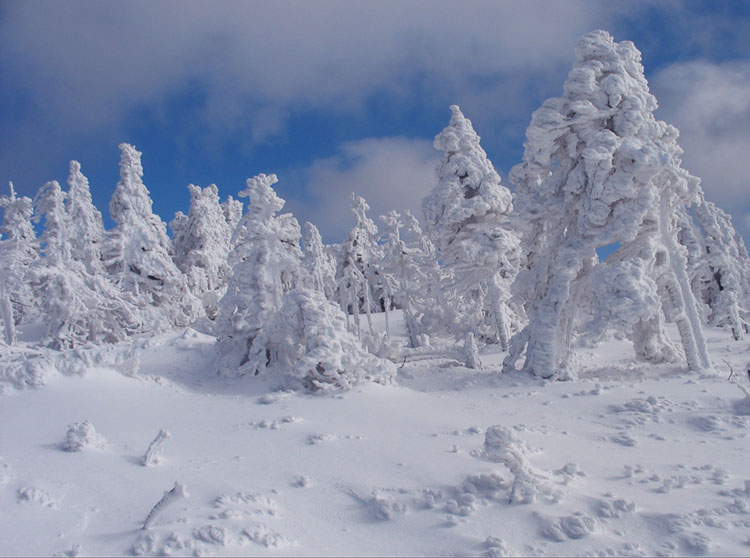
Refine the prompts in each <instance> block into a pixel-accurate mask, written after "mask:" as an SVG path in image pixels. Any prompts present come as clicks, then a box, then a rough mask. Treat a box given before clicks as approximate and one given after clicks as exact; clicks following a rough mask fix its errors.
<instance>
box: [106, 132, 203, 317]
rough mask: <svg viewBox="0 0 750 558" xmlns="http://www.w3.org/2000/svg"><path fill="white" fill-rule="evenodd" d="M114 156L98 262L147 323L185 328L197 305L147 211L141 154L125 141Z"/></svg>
mask: <svg viewBox="0 0 750 558" xmlns="http://www.w3.org/2000/svg"><path fill="white" fill-rule="evenodd" d="M120 152H121V157H120V181H119V182H118V183H117V187H116V189H115V192H114V194H113V195H112V200H111V201H110V204H109V211H110V214H111V216H112V219H113V220H114V222H115V228H114V229H112V230H111V231H109V233H108V234H107V238H106V239H105V242H104V246H103V250H102V257H103V262H104V264H105V266H106V269H107V272H108V273H109V274H110V276H111V277H112V278H113V280H114V281H115V283H116V284H117V285H118V287H119V289H120V290H121V291H122V292H123V293H124V294H125V295H126V296H128V297H130V299H131V301H132V302H134V303H135V304H136V305H137V306H138V307H139V308H140V309H141V311H142V312H144V314H146V315H148V318H147V321H149V322H151V323H153V324H157V323H159V322H160V321H162V320H163V319H166V322H167V323H168V324H171V325H177V326H185V325H187V324H189V323H191V322H192V321H193V320H194V319H195V318H196V317H197V316H199V315H200V313H201V307H200V303H199V302H198V301H197V299H195V297H194V296H192V294H191V293H190V291H189V289H188V286H187V283H186V281H185V277H184V276H183V274H182V273H181V272H180V270H179V269H178V268H177V266H176V265H175V264H174V262H173V260H172V243H171V241H170V239H169V237H168V236H167V227H166V225H165V224H164V222H163V221H162V220H161V219H160V218H159V216H158V215H156V214H154V213H153V211H152V208H151V206H152V201H151V197H150V195H149V191H148V189H147V188H146V186H145V185H144V184H143V180H142V177H143V167H142V166H141V153H140V152H139V151H137V150H136V149H135V148H134V147H133V146H132V145H129V144H127V143H123V144H120Z"/></svg>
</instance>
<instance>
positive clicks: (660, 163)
mask: <svg viewBox="0 0 750 558" xmlns="http://www.w3.org/2000/svg"><path fill="white" fill-rule="evenodd" d="M656 107H657V104H656V99H655V98H654V97H653V95H651V94H650V93H649V90H648V84H647V82H646V78H645V77H644V75H643V66H642V65H641V64H640V52H639V51H638V50H637V49H636V48H635V46H634V45H633V44H632V43H631V42H629V41H625V42H621V43H615V42H614V40H613V39H612V37H611V36H610V35H609V34H608V33H607V32H605V31H594V32H592V33H589V34H587V35H585V36H584V37H582V38H581V39H580V40H579V42H578V43H577V46H576V62H575V65H574V66H573V69H572V70H571V72H570V73H569V75H568V79H567V81H566V82H565V85H564V93H563V96H562V97H559V98H553V99H549V100H547V101H545V102H544V104H543V105H542V107H541V108H540V109H538V110H537V111H536V112H534V114H533V115H532V119H531V124H530V125H529V128H528V130H527V132H526V137H527V141H526V143H525V152H524V160H523V163H521V164H519V165H517V166H516V167H514V168H513V170H512V171H511V180H512V181H513V182H514V184H515V185H516V198H515V206H516V210H517V213H518V219H517V221H518V223H520V224H521V226H522V227H523V238H522V249H523V255H524V257H525V269H523V270H522V271H521V273H519V275H518V277H517V279H516V282H515V284H514V290H515V293H516V295H517V296H519V297H520V299H521V300H523V302H524V305H525V309H526V313H527V315H528V318H529V324H528V326H527V327H525V328H524V329H523V330H522V331H521V332H519V333H517V334H516V335H515V336H514V338H513V340H512V342H511V351H510V354H509V356H508V358H507V359H506V361H505V366H506V367H508V368H510V367H513V366H514V365H515V362H516V361H517V360H518V359H519V358H520V356H521V354H522V353H523V351H524V349H525V353H526V361H525V364H524V368H525V369H526V370H528V371H531V372H533V373H534V374H537V375H539V376H543V377H552V376H558V377H565V375H566V374H568V375H573V373H572V371H570V370H569V369H568V366H567V364H568V357H569V353H570V348H571V341H572V335H573V333H574V331H575V326H574V324H575V323H576V309H577V308H578V307H581V306H587V300H586V299H587V298H590V297H592V296H598V297H603V296H605V295H607V293H608V296H609V298H607V299H605V300H602V299H598V300H595V301H593V304H589V305H588V306H589V307H590V306H594V307H595V308H599V309H600V310H602V311H604V310H606V309H607V308H614V307H617V306H618V305H621V304H622V300H621V298H622V297H629V296H631V295H632V296H633V297H634V299H635V300H638V301H640V302H639V304H637V305H636V306H637V308H639V309H640V310H639V311H638V312H629V313H628V316H629V317H628V319H627V320H626V322H625V323H623V319H624V316H620V319H619V323H618V325H619V326H620V327H623V328H625V332H626V334H627V335H628V337H629V338H630V339H631V340H632V341H633V343H634V347H635V350H636V353H637V354H638V355H639V356H640V357H641V358H644V359H647V360H651V361H659V360H666V359H669V358H670V357H672V356H673V355H674V352H673V351H672V350H671V348H670V347H669V343H668V340H667V337H666V335H665V333H664V331H663V326H662V323H663V320H662V317H661V315H660V313H659V308H658V307H657V306H659V305H657V304H656V297H654V293H657V294H658V299H659V300H660V301H661V304H660V306H661V307H663V308H664V311H665V314H666V315H667V316H668V317H669V318H670V319H672V320H674V321H675V322H676V323H677V326H678V329H679V332H680V336H681V340H682V346H683V349H684V352H685V356H686V358H687V361H688V365H689V367H690V369H692V370H699V369H704V368H707V367H709V366H710V363H709V360H708V354H707V351H706V345H705V340H704V338H703V334H702V329H701V325H700V320H699V317H698V312H697V309H696V304H695V300H694V297H693V295H692V291H691V289H690V285H689V280H688V276H687V271H686V262H685V257H684V255H683V253H682V251H681V249H680V247H679V245H678V241H677V230H678V228H677V216H678V215H679V212H680V211H681V209H683V208H684V207H685V206H686V205H687V204H689V203H690V201H691V199H692V198H693V197H694V196H695V195H696V192H697V189H698V180H697V179H696V178H695V177H693V176H691V175H690V174H689V173H688V172H687V171H685V170H684V169H683V168H682V167H681V162H680V155H681V153H682V150H681V149H680V147H679V146H678V145H677V141H676V140H677V136H678V132H677V130H676V129H675V128H674V127H673V126H670V125H668V124H666V123H664V122H660V121H657V120H656V119H655V118H654V116H653V111H654V110H655V109H656ZM615 243H619V245H620V247H619V249H618V250H617V251H616V252H615V253H614V254H612V255H610V256H609V258H607V260H606V262H604V264H597V257H596V248H597V247H600V246H607V245H612V244H615ZM599 265H605V266H606V267H605V268H599V269H597V271H596V274H599V275H602V276H606V277H608V281H610V282H611V283H613V284H622V285H623V286H624V287H625V288H623V289H622V290H619V289H615V290H610V291H607V290H606V289H605V290H602V289H601V288H600V289H599V290H598V292H596V293H593V292H592V291H593V290H594V289H592V284H593V282H592V276H593V275H595V274H594V270H595V269H596V268H597V267H598V266H599ZM605 271H606V273H604V272H605ZM629 293H630V294H629ZM597 318H599V319H605V317H603V316H602V315H600V316H598V317H597ZM597 318H595V320H594V321H596V319H597Z"/></svg>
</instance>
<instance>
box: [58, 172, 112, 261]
mask: <svg viewBox="0 0 750 558" xmlns="http://www.w3.org/2000/svg"><path fill="white" fill-rule="evenodd" d="M65 204H66V205H65V207H66V210H67V214H68V216H69V217H70V222H69V226H70V235H69V238H70V243H71V245H70V250H71V252H72V257H73V259H74V260H76V261H79V262H82V263H83V265H84V266H86V270H87V271H88V272H89V273H92V274H93V273H101V272H102V271H103V270H104V267H103V265H102V262H101V259H102V242H103V241H104V235H105V232H104V224H103V222H102V214H101V212H100V211H99V210H98V209H97V208H96V207H95V206H94V203H93V201H92V199H91V190H90V189H89V181H88V179H87V178H86V177H85V176H84V175H83V173H82V172H81V164H80V163H79V162H78V161H71V162H70V174H69V175H68V192H67V196H66V201H65Z"/></svg>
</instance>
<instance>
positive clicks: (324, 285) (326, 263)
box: [302, 222, 336, 300]
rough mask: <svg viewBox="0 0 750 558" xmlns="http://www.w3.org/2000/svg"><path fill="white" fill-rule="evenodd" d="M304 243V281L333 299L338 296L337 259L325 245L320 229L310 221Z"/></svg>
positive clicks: (327, 297) (329, 298) (307, 224)
mask: <svg viewBox="0 0 750 558" xmlns="http://www.w3.org/2000/svg"><path fill="white" fill-rule="evenodd" d="M303 245H304V254H305V256H304V260H303V263H302V267H303V269H304V272H305V273H304V278H303V283H304V284H305V285H307V286H308V287H309V288H311V289H315V290H316V291H320V292H321V293H323V295H324V296H325V298H326V299H328V300H333V299H334V297H335V296H336V261H335V260H334V258H333V257H332V256H331V254H329V253H328V252H327V251H326V249H325V246H323V239H322V238H321V236H320V231H318V228H317V227H316V226H315V225H313V224H312V223H310V222H307V223H305V236H304V238H303Z"/></svg>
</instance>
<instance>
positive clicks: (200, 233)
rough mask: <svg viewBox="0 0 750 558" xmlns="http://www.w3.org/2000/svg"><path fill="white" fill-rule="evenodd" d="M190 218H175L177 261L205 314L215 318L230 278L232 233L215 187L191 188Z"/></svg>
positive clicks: (175, 258) (175, 256)
mask: <svg viewBox="0 0 750 558" xmlns="http://www.w3.org/2000/svg"><path fill="white" fill-rule="evenodd" d="M188 189H189V190H190V210H189V212H188V215H187V216H185V215H183V214H182V213H178V214H177V215H175V220H174V221H172V223H171V224H170V226H171V227H172V230H173V232H174V235H173V245H174V261H175V263H176V264H177V267H178V268H179V269H180V271H182V272H183V273H184V274H185V277H186V278H187V284H188V287H189V288H190V290H191V292H192V293H193V294H194V295H195V296H197V297H198V298H200V299H201V300H203V305H204V308H205V310H206V313H207V314H208V315H209V316H215V315H216V312H217V311H218V309H217V308H216V303H217V301H218V300H219V299H220V298H221V296H220V294H223V293H221V291H222V290H223V288H224V287H225V285H226V282H227V279H228V275H229V271H230V268H229V262H228V256H229V242H230V239H231V237H232V233H233V230H232V229H231V228H230V225H229V224H228V223H227V220H226V218H225V216H224V211H223V210H222V207H221V205H220V204H219V190H218V189H217V188H216V186H215V185H213V184H212V185H211V186H207V187H206V188H200V187H199V186H194V185H193V184H190V185H189V186H188Z"/></svg>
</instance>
